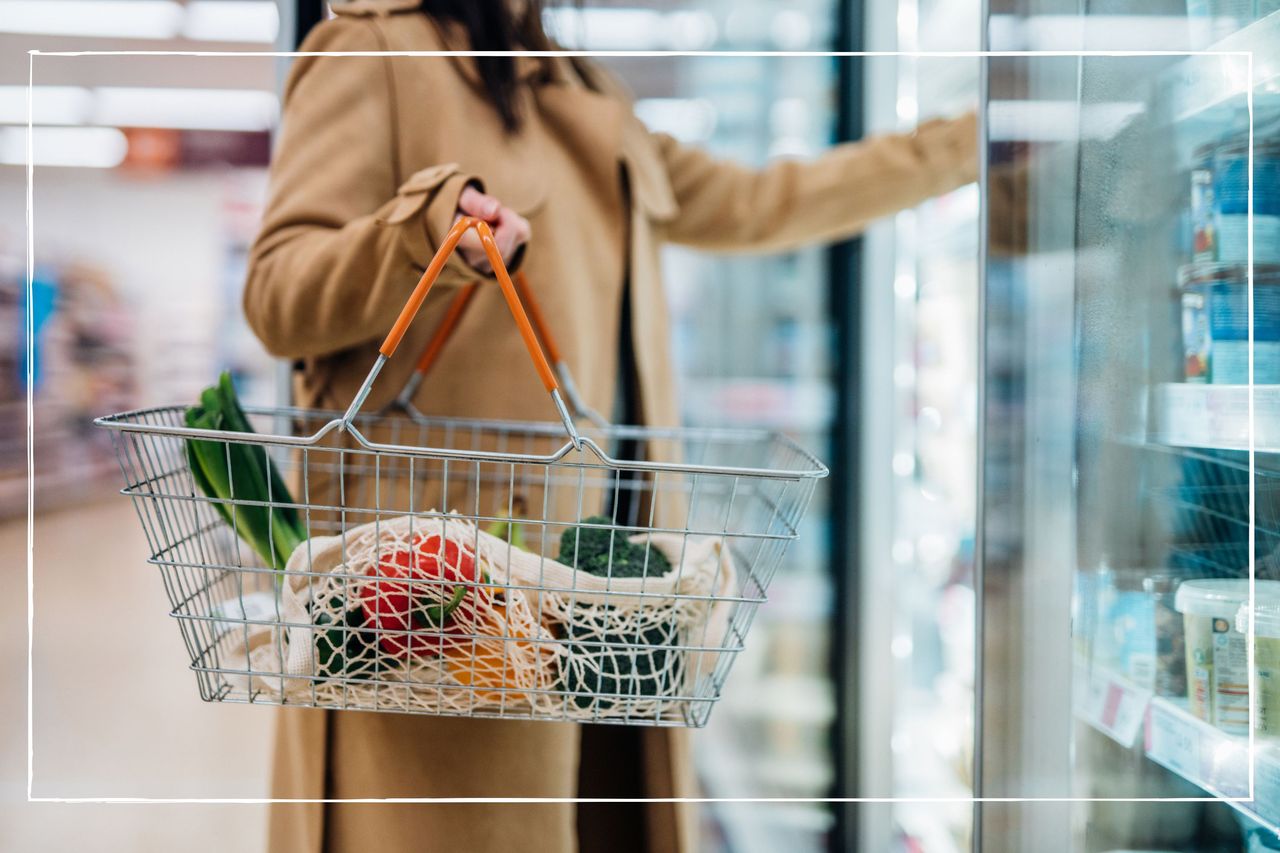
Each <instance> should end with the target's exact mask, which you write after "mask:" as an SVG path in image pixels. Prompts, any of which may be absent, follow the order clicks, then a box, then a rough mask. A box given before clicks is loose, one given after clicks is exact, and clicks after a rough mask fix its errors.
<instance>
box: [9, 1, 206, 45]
mask: <svg viewBox="0 0 1280 853" xmlns="http://www.w3.org/2000/svg"><path fill="white" fill-rule="evenodd" d="M182 16H183V10H182V7H181V6H180V5H179V4H177V3H174V2H171V0H0V31H3V32H9V33H32V34H37V35H59V36H89V37H102V38H142V39H164V38H172V37H173V36H174V35H175V34H176V33H177V32H178V28H179V27H180V26H181V24H182Z"/></svg>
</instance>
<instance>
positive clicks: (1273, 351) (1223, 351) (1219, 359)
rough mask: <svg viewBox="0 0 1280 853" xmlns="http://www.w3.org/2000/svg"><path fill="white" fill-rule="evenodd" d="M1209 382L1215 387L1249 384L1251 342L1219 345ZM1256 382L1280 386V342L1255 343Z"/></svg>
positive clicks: (1257, 383)
mask: <svg viewBox="0 0 1280 853" xmlns="http://www.w3.org/2000/svg"><path fill="white" fill-rule="evenodd" d="M1189 366H1190V362H1189V361H1188V367H1189ZM1209 381H1210V382H1212V383H1214V384H1215V385H1248V384H1249V342H1248V341H1217V342H1215V343H1214V344H1213V352H1212V354H1211V355H1210V357H1209ZM1253 382H1254V384H1255V385H1278V384H1280V341H1254V344H1253Z"/></svg>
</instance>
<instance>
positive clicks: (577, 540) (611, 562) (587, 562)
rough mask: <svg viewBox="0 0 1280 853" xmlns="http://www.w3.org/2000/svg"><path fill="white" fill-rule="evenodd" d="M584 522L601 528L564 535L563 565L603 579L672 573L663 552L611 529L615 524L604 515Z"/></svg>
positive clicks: (572, 528)
mask: <svg viewBox="0 0 1280 853" xmlns="http://www.w3.org/2000/svg"><path fill="white" fill-rule="evenodd" d="M582 523H583V524H590V525H600V526H597V527H570V528H569V529H567V530H566V531H565V532H564V533H563V534H562V535H561V536H560V562H562V563H565V564H567V565H571V566H576V567H577V569H578V571H581V572H588V573H590V574H593V575H599V576H600V577H615V578H642V577H646V576H648V577H658V576H661V575H665V574H666V573H667V572H669V571H671V563H670V562H668V560H667V558H666V557H664V556H663V555H662V553H661V552H659V551H658V550H657V549H655V548H648V547H646V546H644V545H640V544H637V543H634V542H632V541H631V540H630V539H628V538H627V534H626V533H624V532H621V531H618V530H612V529H610V524H611V522H610V521H609V519H607V518H605V517H604V516H603V515H592V516H588V517H587V518H584V519H582Z"/></svg>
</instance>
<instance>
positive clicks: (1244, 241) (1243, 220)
mask: <svg viewBox="0 0 1280 853" xmlns="http://www.w3.org/2000/svg"><path fill="white" fill-rule="evenodd" d="M1214 230H1215V232H1216V233H1215V238H1216V241H1217V247H1218V257H1217V260H1219V261H1222V262H1224V263H1238V264H1243V263H1245V262H1246V261H1248V260H1249V216H1248V214H1245V213H1228V214H1218V215H1217V216H1215V217H1214ZM1277 261H1280V216H1263V215H1261V214H1254V217H1253V262H1254V263H1255V264H1273V263H1276V262H1277Z"/></svg>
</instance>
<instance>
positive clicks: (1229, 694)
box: [1174, 578, 1280, 734]
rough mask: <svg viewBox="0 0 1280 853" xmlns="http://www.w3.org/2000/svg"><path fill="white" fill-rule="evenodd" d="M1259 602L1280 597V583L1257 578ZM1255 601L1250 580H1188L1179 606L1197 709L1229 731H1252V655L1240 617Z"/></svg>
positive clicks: (1180, 590)
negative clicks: (1238, 626) (1238, 625)
mask: <svg viewBox="0 0 1280 853" xmlns="http://www.w3.org/2000/svg"><path fill="white" fill-rule="evenodd" d="M1254 592H1255V595H1256V596H1257V598H1258V600H1259V601H1272V600H1274V601H1280V581H1255V582H1254ZM1248 600H1249V581H1248V579H1247V578H1230V579H1226V578H1214V579H1202V580H1191V581H1186V582H1185V583H1183V584H1182V585H1181V586H1179V587H1178V594H1177V597H1176V598H1175V600H1174V607H1175V608H1176V609H1177V611H1178V612H1179V613H1181V614H1182V620H1183V626H1184V630H1185V635H1186V648H1187V699H1188V700H1189V702H1190V706H1191V713H1193V714H1195V715H1196V716H1197V717H1199V718H1200V719H1202V720H1205V721H1207V722H1209V723H1212V724H1213V725H1215V726H1217V727H1218V728H1219V729H1221V730H1222V731H1224V732H1228V733H1229V734H1248V733H1249V657H1248V649H1247V646H1246V643H1245V635H1244V634H1243V633H1241V632H1240V631H1238V630H1236V615H1237V614H1238V613H1239V611H1240V606H1241V605H1243V604H1245V603H1246V602H1248Z"/></svg>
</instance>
